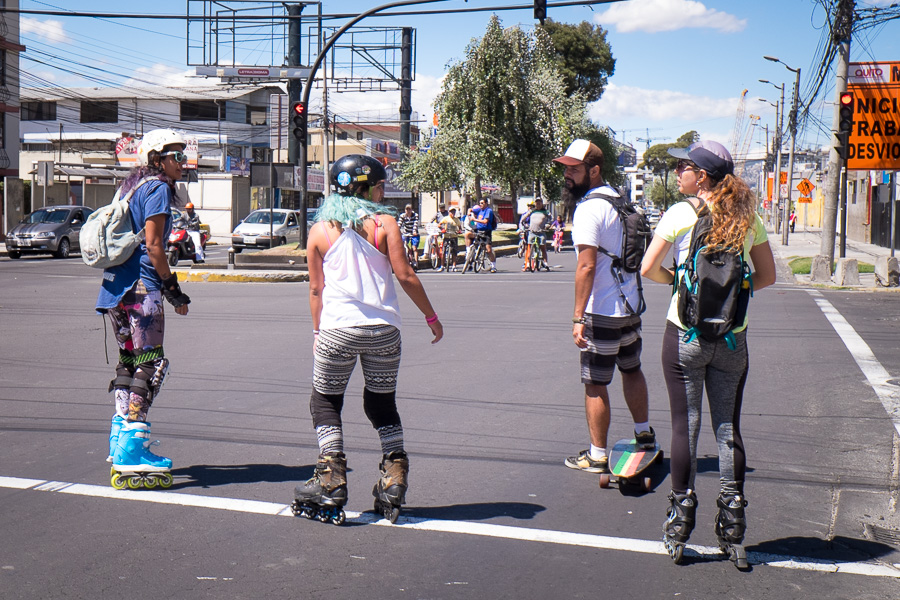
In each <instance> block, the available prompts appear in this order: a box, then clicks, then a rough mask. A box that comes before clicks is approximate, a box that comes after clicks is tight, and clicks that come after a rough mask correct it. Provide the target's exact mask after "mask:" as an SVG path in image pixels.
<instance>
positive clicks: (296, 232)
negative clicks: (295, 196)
mask: <svg viewBox="0 0 900 600" xmlns="http://www.w3.org/2000/svg"><path fill="white" fill-rule="evenodd" d="M270 215H271V216H270ZM287 243H298V244H299V243H300V213H299V212H298V211H296V210H288V209H285V208H275V209H272V210H271V211H270V210H269V209H268V208H261V209H259V210H254V211H253V212H252V213H250V214H249V215H247V218H246V219H244V220H243V221H241V223H240V224H239V225H238V226H237V227H235V228H234V232H232V234H231V247H232V248H234V253H235V254H240V252H241V250H243V249H244V248H269V247H270V245H271V246H283V245H284V244H287Z"/></svg>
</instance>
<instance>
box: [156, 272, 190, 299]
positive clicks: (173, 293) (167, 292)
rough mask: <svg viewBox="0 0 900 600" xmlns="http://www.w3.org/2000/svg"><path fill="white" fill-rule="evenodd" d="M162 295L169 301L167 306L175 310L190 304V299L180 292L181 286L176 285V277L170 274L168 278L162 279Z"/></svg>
mask: <svg viewBox="0 0 900 600" xmlns="http://www.w3.org/2000/svg"><path fill="white" fill-rule="evenodd" d="M162 293H163V296H165V298H166V300H168V301H169V304H171V305H172V306H174V307H175V308H179V307H181V306H184V305H185V304H190V303H191V299H190V297H189V296H188V295H187V294H185V293H184V292H182V291H181V286H180V285H178V276H177V275H176V274H175V273H172V274H171V275H169V277H168V278H166V279H163V282H162Z"/></svg>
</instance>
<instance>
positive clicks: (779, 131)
mask: <svg viewBox="0 0 900 600" xmlns="http://www.w3.org/2000/svg"><path fill="white" fill-rule="evenodd" d="M759 82H760V83H768V84H769V85H771V86H772V87H774V88H775V89H776V90H781V100H780V101H779V102H778V104H776V105H775V129H776V131H775V142H774V144H775V164H774V165H773V166H774V174H773V175H772V212H773V213H774V214H775V219H774V220H775V233H781V221H782V220H781V219H779V218H778V217H779V214H778V207H779V206H780V205H781V142H782V140H783V139H784V136H783V132H784V84H783V83H782V84H781V85H775V84H774V83H772V82H771V81H769V80H767V79H760V80H759ZM789 191H790V190H789Z"/></svg>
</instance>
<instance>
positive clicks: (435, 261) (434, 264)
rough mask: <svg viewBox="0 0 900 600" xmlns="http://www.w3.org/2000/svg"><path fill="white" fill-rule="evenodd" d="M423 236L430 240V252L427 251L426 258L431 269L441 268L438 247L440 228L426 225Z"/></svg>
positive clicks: (429, 224) (432, 224)
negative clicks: (429, 261)
mask: <svg viewBox="0 0 900 600" xmlns="http://www.w3.org/2000/svg"><path fill="white" fill-rule="evenodd" d="M425 235H427V236H428V237H429V238H431V250H429V251H428V258H429V259H430V260H431V268H432V269H435V270H436V269H438V268H440V266H441V251H440V248H439V247H438V240H439V239H440V238H439V236H440V235H441V228H440V226H439V225H438V224H437V223H434V222H432V223H428V224H427V225H425Z"/></svg>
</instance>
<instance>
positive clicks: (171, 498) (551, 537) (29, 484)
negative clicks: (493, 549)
mask: <svg viewBox="0 0 900 600" xmlns="http://www.w3.org/2000/svg"><path fill="white" fill-rule="evenodd" d="M0 488H10V489H17V490H32V491H41V492H56V493H60V494H77V495H79V496H92V497H95V498H110V499H116V500H132V501H138V502H155V503H158V504H173V505H178V506H192V507H197V508H213V509H218V510H230V511H234V512H245V513H252V514H260V515H270V516H279V517H293V513H292V511H291V507H290V506H289V505H287V504H276V503H273V502H260V501H257V500H241V499H239V498H217V497H213V496H198V495H194V494H183V493H180V492H160V491H153V490H141V491H131V490H116V489H113V488H111V487H103V486H99V485H87V484H82V483H68V482H65V481H46V480H41V479H21V478H18V477H2V476H0ZM346 515H347V521H350V522H353V523H356V524H362V525H378V526H382V527H399V528H401V529H416V530H420V531H439V532H443V533H458V534H466V535H478V536H487V537H494V538H502V539H508V540H520V541H528V542H542V543H545V544H560V545H566V546H581V547H583V548H597V549H600V550H618V551H622V552H637V553H641V554H659V555H662V556H667V553H666V549H665V547H664V546H663V544H662V542H659V541H651V540H638V539H630V538H617V537H609V536H604V535H593V534H587V533H572V532H568V531H553V530H548V529H531V528H528V527H514V526H511V525H493V524H490V523H472V522H469V521H443V520H438V519H421V518H415V517H404V516H401V517H400V518H399V519H398V521H397V523H396V524H394V525H391V523H390V521H388V520H386V519H382V518H381V517H379V516H378V515H375V514H374V513H368V512H366V513H358V512H352V511H347V513H346ZM327 526H328V527H334V525H327ZM685 554H686V555H688V556H710V557H716V558H717V559H722V552H721V551H720V550H719V549H718V548H715V547H711V546H695V545H688V546H687V548H686V551H685ZM747 559H748V560H749V561H750V563H751V564H754V565H767V566H770V567H778V568H782V569H795V570H801V571H818V572H824V573H849V574H854V575H866V576H869V577H890V578H895V579H900V565H896V566H894V567H892V566H889V565H881V564H875V563H863V562H840V561H829V560H821V559H811V558H804V557H797V556H783V555H778V554H767V553H762V552H748V553H747ZM723 560H724V559H723Z"/></svg>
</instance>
